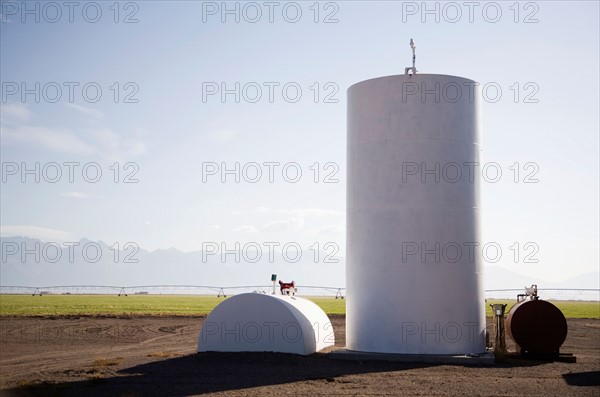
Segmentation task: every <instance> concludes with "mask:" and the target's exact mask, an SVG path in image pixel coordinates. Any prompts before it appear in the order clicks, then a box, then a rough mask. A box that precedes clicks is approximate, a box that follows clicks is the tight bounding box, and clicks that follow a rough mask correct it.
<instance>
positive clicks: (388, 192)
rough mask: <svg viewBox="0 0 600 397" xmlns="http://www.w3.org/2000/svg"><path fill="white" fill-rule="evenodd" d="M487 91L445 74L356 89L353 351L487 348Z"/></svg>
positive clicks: (350, 220)
mask: <svg viewBox="0 0 600 397" xmlns="http://www.w3.org/2000/svg"><path fill="white" fill-rule="evenodd" d="M479 98H480V93H479V90H478V87H477V85H476V83H475V82H474V81H472V80H469V79H465V78H461V77H455V76H447V75H435V74H413V75H398V76H388V77H381V78H376V79H371V80H366V81H362V82H360V83H357V84H354V85H353V86H351V87H350V88H349V89H348V140H347V142H348V143H347V144H348V147H347V164H348V187H347V265H346V272H347V274H346V280H347V301H346V305H347V314H346V316H347V317H346V318H347V331H346V332H347V335H346V338H347V348H348V349H350V350H356V351H364V352H378V353H400V354H469V353H482V352H484V351H485V311H484V310H485V308H484V297H483V289H482V282H481V259H482V258H481V254H480V248H481V247H480V246H478V244H479V241H480V238H479V233H480V231H479V218H480V203H479V202H480V199H479V174H480V173H481V167H479V153H480V144H479V142H480V104H479Z"/></svg>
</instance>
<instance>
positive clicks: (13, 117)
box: [0, 103, 32, 125]
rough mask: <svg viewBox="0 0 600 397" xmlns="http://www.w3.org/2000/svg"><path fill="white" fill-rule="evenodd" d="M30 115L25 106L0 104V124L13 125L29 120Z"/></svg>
mask: <svg viewBox="0 0 600 397" xmlns="http://www.w3.org/2000/svg"><path fill="white" fill-rule="evenodd" d="M31 116H32V113H31V111H30V110H29V109H28V108H27V106H25V105H22V104H18V103H3V104H0V123H1V124H2V125H14V124H18V123H24V122H28V121H29V120H31Z"/></svg>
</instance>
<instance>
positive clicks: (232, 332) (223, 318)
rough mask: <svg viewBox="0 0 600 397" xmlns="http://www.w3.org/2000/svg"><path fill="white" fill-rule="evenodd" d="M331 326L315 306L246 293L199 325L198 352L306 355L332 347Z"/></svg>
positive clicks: (295, 299)
mask: <svg viewBox="0 0 600 397" xmlns="http://www.w3.org/2000/svg"><path fill="white" fill-rule="evenodd" d="M334 342H335V338H334V334H333V326H332V325H331V321H330V320H329V318H328V317H327V315H326V314H325V312H324V311H323V310H322V309H321V308H320V307H319V306H317V305H316V304H315V303H314V302H311V301H309V300H307V299H303V298H299V297H296V296H286V295H266V294H258V293H248V294H240V295H235V296H232V297H231V298H228V299H226V300H225V301H223V302H221V303H220V304H219V305H218V306H217V307H215V308H214V310H213V311H212V312H211V313H210V315H209V316H208V317H207V318H206V320H205V321H204V323H203V324H202V329H201V330H200V336H199V338H198V352H209V351H216V352H278V353H294V354H302V355H308V354H312V353H315V352H317V351H319V350H322V349H324V348H326V347H328V346H333V345H334Z"/></svg>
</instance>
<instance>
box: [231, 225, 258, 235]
mask: <svg viewBox="0 0 600 397" xmlns="http://www.w3.org/2000/svg"><path fill="white" fill-rule="evenodd" d="M233 231H234V232H242V233H258V229H257V228H255V227H254V226H248V225H241V226H238V227H236V228H234V229H233Z"/></svg>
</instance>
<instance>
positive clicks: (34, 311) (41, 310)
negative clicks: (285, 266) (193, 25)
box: [0, 295, 600, 319]
mask: <svg viewBox="0 0 600 397" xmlns="http://www.w3.org/2000/svg"><path fill="white" fill-rule="evenodd" d="M224 299H226V298H217V297H216V296H206V295H194V296H192V295H129V296H115V295H44V296H31V295H0V316H77V315H113V316H114V315H177V316H185V315H201V314H208V313H210V311H211V310H212V309H214V307H215V306H216V305H218V304H219V302H222V301H223V300H224ZM309 299H311V300H312V301H313V302H315V303H316V304H317V305H319V306H320V307H321V308H322V309H323V310H324V311H325V312H326V313H327V314H345V313H346V301H345V300H343V299H334V298H332V297H309ZM492 303H506V304H508V306H507V310H509V309H510V307H511V306H512V305H513V304H514V301H512V300H510V301H500V300H488V301H487V302H486V312H487V315H488V316H491V315H492V312H491V308H490V307H489V305H490V304H492ZM553 303H554V304H555V305H556V306H557V307H558V308H559V309H560V310H562V312H563V313H564V315H565V317H567V318H597V319H598V318H600V303H599V302H585V301H553Z"/></svg>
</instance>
